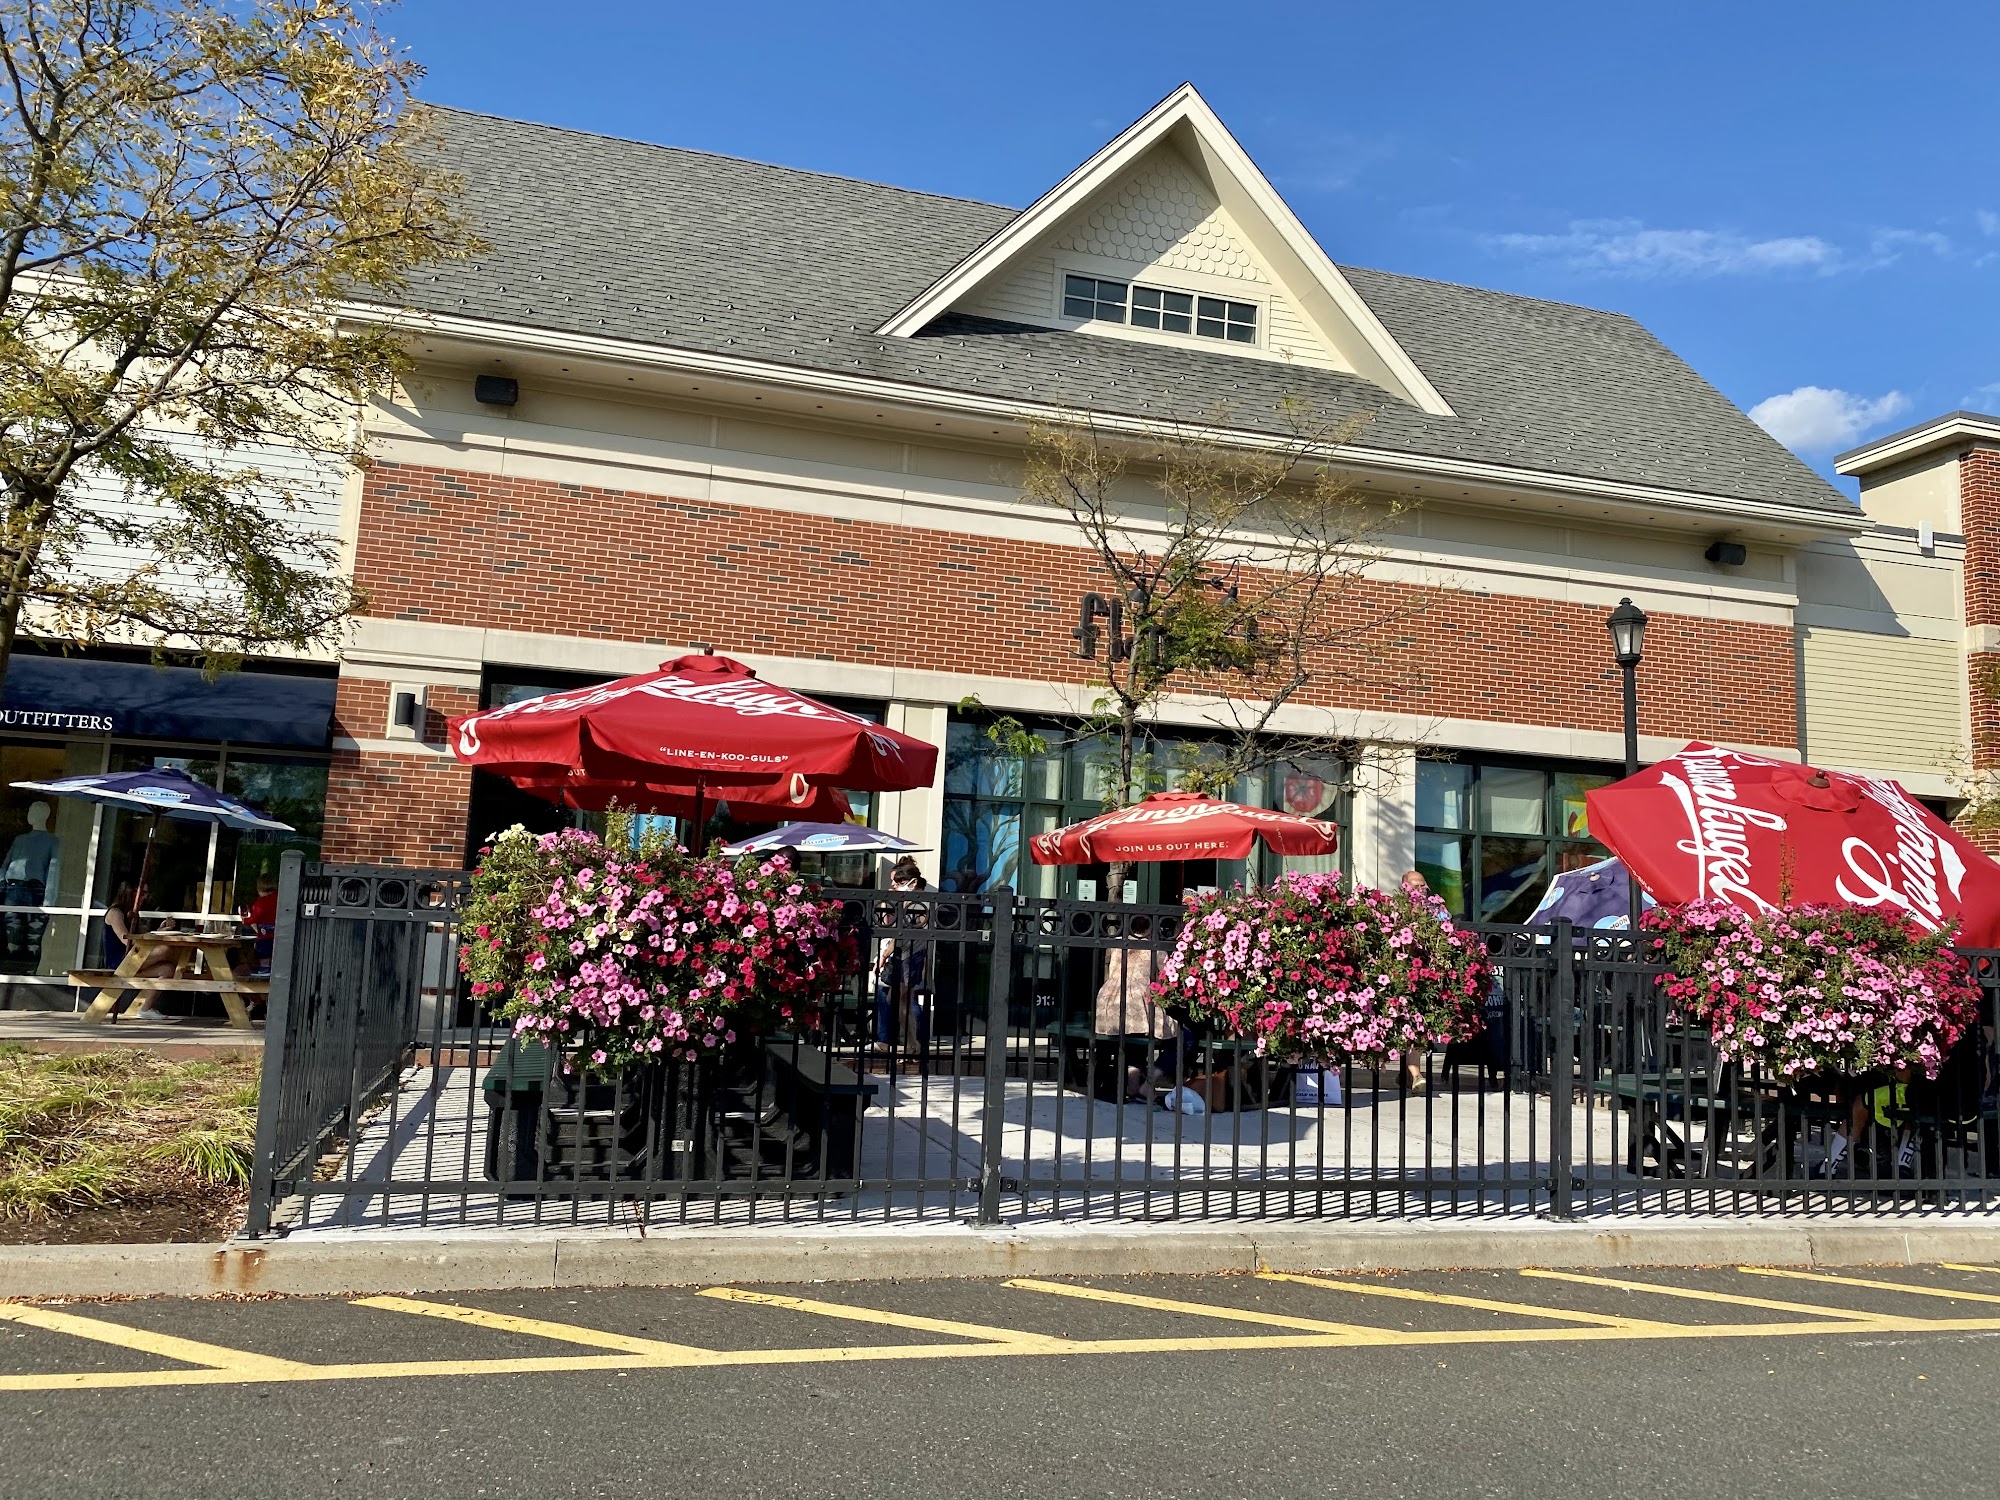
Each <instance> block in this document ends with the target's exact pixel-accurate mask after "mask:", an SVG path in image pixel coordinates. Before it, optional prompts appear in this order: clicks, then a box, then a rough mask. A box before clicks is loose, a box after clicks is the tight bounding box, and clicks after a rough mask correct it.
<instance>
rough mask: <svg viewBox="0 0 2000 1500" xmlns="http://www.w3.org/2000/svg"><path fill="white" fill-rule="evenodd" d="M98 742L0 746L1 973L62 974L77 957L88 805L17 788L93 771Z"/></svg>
mask: <svg viewBox="0 0 2000 1500" xmlns="http://www.w3.org/2000/svg"><path fill="white" fill-rule="evenodd" d="M102 756H103V749H102V747H101V746H99V745H75V744H63V743H60V742H55V743H46V744H8V745H0V972H4V973H8V974H48V973H61V972H62V971H63V970H65V969H68V968H69V967H71V966H72V965H73V964H74V963H75V961H76V931H77V922H78V918H77V917H76V916H74V915H68V916H65V915H63V914H62V911H63V909H64V908H68V909H70V910H71V911H72V912H73V911H75V910H76V909H77V908H79V907H80V906H81V904H82V897H83V889H84V881H85V879H86V877H87V876H88V874H89V869H90V835H91V813H92V811H93V809H92V808H91V807H90V806H89V804H87V803H80V802H77V801H75V800H73V799H70V798H64V797H47V796H43V795H41V794H39V793H36V792H32V791H28V790H25V789H22V788H17V787H16V786H15V785H14V783H15V782H17V781H49V780H53V779H54V778H56V777H59V776H73V775H77V774H79V773H82V772H88V771H95V770H96V769H98V766H99V764H100V762H101V759H102Z"/></svg>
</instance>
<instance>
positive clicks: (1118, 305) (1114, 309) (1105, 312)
mask: <svg viewBox="0 0 2000 1500" xmlns="http://www.w3.org/2000/svg"><path fill="white" fill-rule="evenodd" d="M1097 316H1098V319H1099V321H1101V322H1105V323H1122V322H1124V321H1125V304H1124V303H1122V302H1099V303H1098V304H1097Z"/></svg>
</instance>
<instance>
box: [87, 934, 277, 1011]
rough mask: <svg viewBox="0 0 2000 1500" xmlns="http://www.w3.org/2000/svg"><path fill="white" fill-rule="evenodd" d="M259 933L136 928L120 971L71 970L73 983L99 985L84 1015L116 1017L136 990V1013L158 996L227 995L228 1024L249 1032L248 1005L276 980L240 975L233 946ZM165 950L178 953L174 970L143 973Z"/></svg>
mask: <svg viewBox="0 0 2000 1500" xmlns="http://www.w3.org/2000/svg"><path fill="white" fill-rule="evenodd" d="M255 941H256V939H255V938H254V937H250V936H246V935H244V934H242V933H227V932H135V933H133V934H132V936H131V938H130V940H129V941H128V944H127V946H126V949H125V958H124V961H123V962H121V963H120V964H119V965H118V967H117V968H115V969H72V970H70V973H69V982H70V983H71V984H74V985H78V986H80V987H82V988H85V989H89V988H91V987H92V986H95V987H96V989H97V998H96V999H95V1000H93V1001H91V1002H90V1008H89V1009H88V1010H86V1011H85V1012H84V1013H83V1019H84V1020H86V1021H89V1022H91V1023H92V1024H94V1025H99V1026H102V1025H105V1024H106V1023H108V1022H110V1021H111V1020H112V1019H113V1016H112V1011H113V1009H114V1008H115V1007H116V1006H117V1004H118V1001H119V999H120V998H121V997H122V996H123V995H124V994H125V993H126V992H127V991H128V990H136V991H138V994H137V995H136V996H135V997H134V998H133V1001H132V1005H133V1008H134V1010H135V1011H138V1010H144V1009H145V1008H146V1007H147V1005H149V1004H151V1003H152V999H153V997H154V996H155V995H161V994H169V993H179V994H206V995H217V996H220V997H221V999H222V1008H223V1009H224V1010H226V1011H228V1012H229V1024H230V1025H231V1026H234V1027H237V1028H238V1029H239V1030H242V1031H248V1030H250V1008H249V1005H248V1004H247V1003H246V1002H248V1001H250V1000H253V999H262V998H264V997H265V996H266V995H268V994H270V992H271V981H270V980H269V979H268V978H266V979H253V978H250V977H249V976H248V975H242V976H239V975H238V974H237V972H236V965H235V961H234V959H233V958H232V956H231V950H232V949H236V948H242V947H246V946H248V945H249V944H251V943H254V942H255ZM162 954H171V955H173V960H174V967H173V972H172V973H171V974H141V973H140V972H139V971H140V970H141V969H143V968H145V967H146V966H147V965H149V964H151V963H152V962H153V961H154V960H155V959H157V958H159V957H160V956H161V955H162ZM197 958H199V959H200V960H201V965H202V968H203V969H204V970H205V972H206V977H203V978H195V977H194V968H195V961H196V959H197Z"/></svg>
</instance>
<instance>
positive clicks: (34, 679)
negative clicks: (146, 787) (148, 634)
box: [0, 656, 334, 750]
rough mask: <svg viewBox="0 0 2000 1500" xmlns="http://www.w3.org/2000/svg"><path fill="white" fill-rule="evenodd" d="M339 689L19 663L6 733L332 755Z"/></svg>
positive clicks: (55, 659)
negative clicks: (195, 743)
mask: <svg viewBox="0 0 2000 1500" xmlns="http://www.w3.org/2000/svg"><path fill="white" fill-rule="evenodd" d="M333 694H334V679H332V678H331V677H302V676H294V675H292V674H290V673H282V672H224V673H223V674H221V675H220V676H219V677H216V678H214V679H212V680H211V679H208V678H205V677H203V675H202V674H201V672H200V671H198V670H197V669H195V668H193V667H154V666H148V665H146V664H145V663H144V662H124V661H90V660H86V659H83V658H80V657H64V656H16V657H14V658H13V660H12V661H10V662H9V663H8V664H7V681H6V685H5V687H4V689H0V729H14V730H40V731H42V732H44V733H54V734H78V733H82V734H119V735H133V736H138V737H142V738H145V739H161V740H211V741H213V740H227V741H229V742H230V743H231V744H237V745H285V746H290V747H293V748H296V749H309V750H324V749H325V748H326V747H327V743H328V737H329V734H330V732H331V725H332V722H333Z"/></svg>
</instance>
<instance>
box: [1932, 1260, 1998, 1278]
mask: <svg viewBox="0 0 2000 1500" xmlns="http://www.w3.org/2000/svg"><path fill="white" fill-rule="evenodd" d="M1940 1264H1941V1265H1942V1266H1943V1267H1944V1269H1945V1270H1947V1271H1984V1272H1985V1273H1986V1274H1987V1275H1989V1276H2000V1266H1967V1265H1961V1264H1960V1263H1959V1262H1958V1261H1955V1260H1947V1261H1942V1262H1940Z"/></svg>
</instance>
